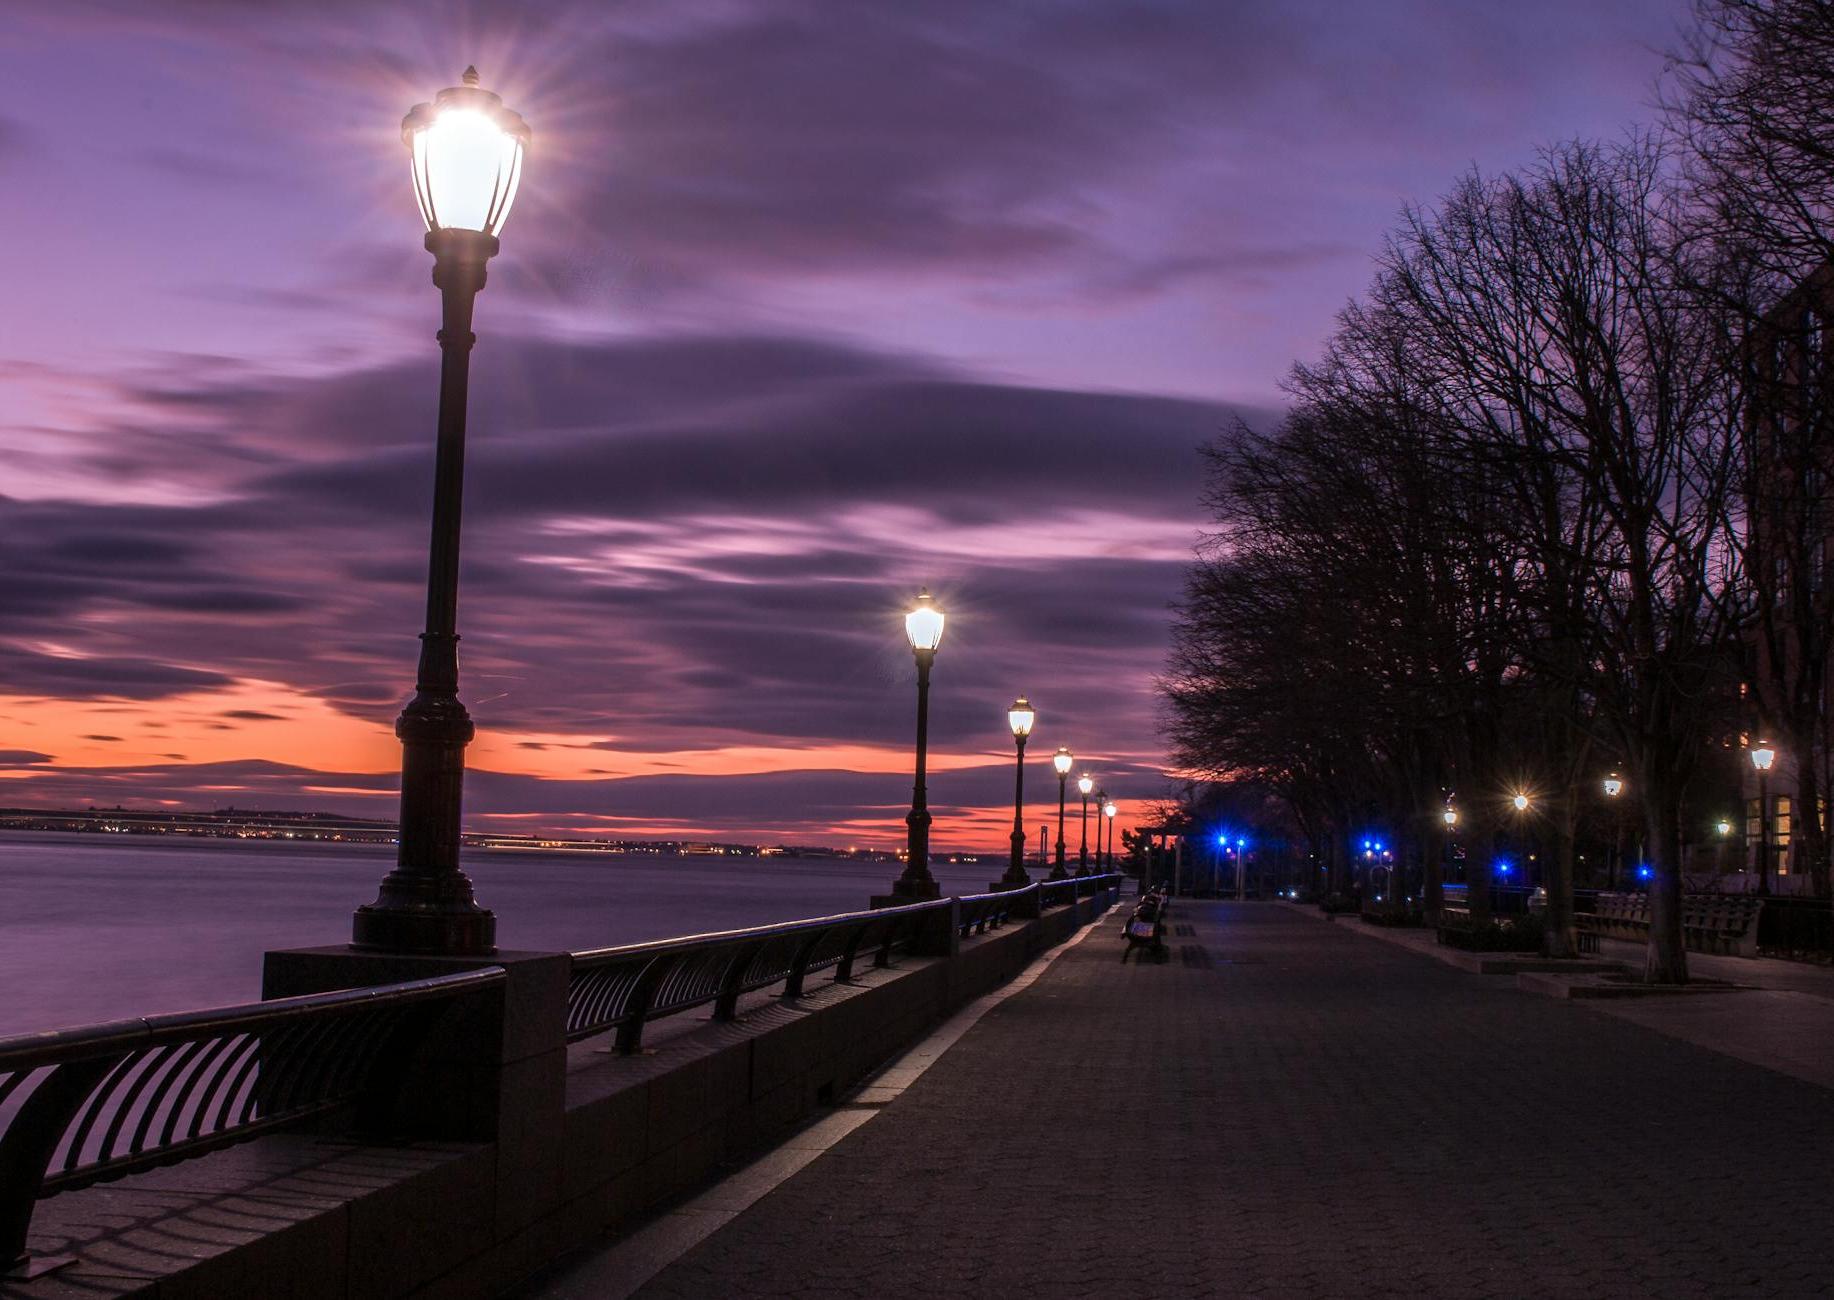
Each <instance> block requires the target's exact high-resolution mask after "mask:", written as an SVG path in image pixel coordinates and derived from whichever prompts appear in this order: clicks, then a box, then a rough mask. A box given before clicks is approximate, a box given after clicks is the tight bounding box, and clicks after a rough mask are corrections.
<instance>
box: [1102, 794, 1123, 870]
mask: <svg viewBox="0 0 1834 1300" xmlns="http://www.w3.org/2000/svg"><path fill="white" fill-rule="evenodd" d="M1119 811H1120V809H1119V808H1116V807H1115V806H1114V800H1112V799H1107V800H1104V801H1103V803H1102V816H1103V817H1105V818H1107V819H1108V866H1107V870H1109V871H1113V870H1114V815H1115V814H1116V813H1117V812H1119Z"/></svg>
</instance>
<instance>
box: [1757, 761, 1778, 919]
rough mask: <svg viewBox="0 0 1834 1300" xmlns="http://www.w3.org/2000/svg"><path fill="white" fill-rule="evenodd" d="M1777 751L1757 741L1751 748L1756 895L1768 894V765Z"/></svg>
mask: <svg viewBox="0 0 1834 1300" xmlns="http://www.w3.org/2000/svg"><path fill="white" fill-rule="evenodd" d="M1776 761H1777V751H1776V750H1774V749H1772V748H1771V747H1770V745H1769V744H1767V743H1766V742H1764V741H1759V742H1758V743H1757V744H1755V745H1753V746H1752V747H1751V765H1752V766H1753V767H1754V768H1756V769H1757V772H1758V893H1760V894H1765V895H1768V894H1769V893H1770V765H1771V764H1772V763H1774V762H1776Z"/></svg>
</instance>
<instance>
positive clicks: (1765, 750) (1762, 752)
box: [1751, 744, 1777, 772]
mask: <svg viewBox="0 0 1834 1300" xmlns="http://www.w3.org/2000/svg"><path fill="white" fill-rule="evenodd" d="M1776 761H1777V751H1776V750H1774V749H1772V748H1771V747H1770V746H1769V745H1767V744H1760V745H1754V746H1752V749H1751V765H1752V766H1753V767H1755V768H1757V770H1758V771H1760V772H1768V771H1770V765H1771V764H1772V763H1774V762H1776Z"/></svg>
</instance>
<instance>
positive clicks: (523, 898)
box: [0, 831, 1002, 1035]
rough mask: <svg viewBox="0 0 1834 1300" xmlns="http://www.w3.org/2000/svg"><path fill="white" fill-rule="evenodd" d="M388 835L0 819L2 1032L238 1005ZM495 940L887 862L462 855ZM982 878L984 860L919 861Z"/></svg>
mask: <svg viewBox="0 0 1834 1300" xmlns="http://www.w3.org/2000/svg"><path fill="white" fill-rule="evenodd" d="M393 861H394V849H393V847H392V846H389V845H341V844H319V843H293V842H287V841H269V840H263V841H245V840H233V839H201V838H200V839H192V838H185V839H169V838H165V837H155V836H130V835H107V834H94V833H91V834H60V833H56V832H43V833H39V832H29V831H16V832H15V831H9V832H0V1035H6V1034H15V1033H24V1032H32V1031H37V1030H43V1029H57V1028H63V1027H66V1026H71V1025H78V1024H86V1023H90V1022H93V1021H98V1020H112V1019H117V1018H122V1017H129V1016H144V1015H152V1014H155V1013H158V1012H165V1011H189V1010H195V1009H197V1008H201V1007H212V1006H226V1005H230V1004H233V1003H238V1002H252V1001H255V1000H256V999H258V998H259V997H260V996H261V954H262V953H263V952H265V951H267V950H268V949H270V948H297V947H307V946H313V945H320V944H334V943H343V942H345V941H346V940H348V938H349V937H350V914H351V911H352V909H353V908H355V907H357V906H358V905H360V904H363V903H367V902H369V901H371V900H372V899H373V898H374V897H375V894H376V884H377V882H378V881H380V880H381V879H382V877H383V875H384V874H386V873H387V872H388V870H389V869H390V867H391V866H392V865H393ZM464 865H465V870H466V872H467V873H468V874H469V875H470V876H471V878H472V882H473V883H474V885H475V886H476V888H477V894H478V900H479V902H481V903H482V904H483V905H484V906H486V907H489V908H491V909H493V910H494V911H495V912H496V914H497V942H498V944H499V945H500V946H502V947H504V948H520V949H535V950H542V951H548V952H555V951H563V950H564V951H578V950H580V949H584V948H601V947H609V946H611V945H614V944H622V943H637V942H641V941H643V940H647V939H662V938H669V937H672V936H676V935H687V934H699V933H704V932H707V931H711V930H730V929H738V928H740V927H743V926H749V925H765V924H769V923H772V922H777V921H794V920H800V919H802V918H804V917H812V916H827V915H832V914H834V913H836V912H852V911H860V910H863V909H864V908H865V907H866V906H867V905H868V900H869V899H870V897H871V896H872V895H873V894H878V893H884V892H886V891H887V890H888V889H889V887H890V884H891V882H892V880H893V879H894V878H895V877H896V876H897V875H898V872H899V870H900V868H899V865H898V864H897V863H895V862H859V861H850V860H844V859H842V860H836V859H830V858H788V857H775V858H741V857H736V856H725V857H717V856H705V857H703V856H688V857H665V856H659V855H656V854H612V853H579V852H574V853H564V852H561V853H546V852H539V853H538V852H528V851H522V850H478V851H470V852H467V854H466V856H465V863H464ZM932 870H933V872H934V874H935V875H936V877H937V879H938V880H939V881H940V882H941V884H942V887H943V890H944V892H945V893H980V892H981V891H983V890H985V889H986V888H987V882H988V881H990V880H995V879H998V878H999V875H1000V872H1001V870H1002V868H1001V867H998V866H994V867H989V866H988V865H986V864H978V865H976V864H961V865H955V864H950V863H947V862H942V863H937V864H934V866H933V867H932Z"/></svg>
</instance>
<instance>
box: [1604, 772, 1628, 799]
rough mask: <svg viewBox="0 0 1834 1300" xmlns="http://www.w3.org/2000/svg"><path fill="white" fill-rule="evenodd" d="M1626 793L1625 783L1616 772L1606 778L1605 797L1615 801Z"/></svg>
mask: <svg viewBox="0 0 1834 1300" xmlns="http://www.w3.org/2000/svg"><path fill="white" fill-rule="evenodd" d="M1623 793H1624V782H1623V780H1622V779H1621V778H1620V777H1619V776H1618V774H1617V773H1616V772H1613V773H1612V774H1611V775H1610V776H1608V777H1606V778H1605V797H1606V798H1607V799H1615V798H1617V797H1618V796H1619V795H1620V794H1623Z"/></svg>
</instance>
